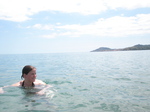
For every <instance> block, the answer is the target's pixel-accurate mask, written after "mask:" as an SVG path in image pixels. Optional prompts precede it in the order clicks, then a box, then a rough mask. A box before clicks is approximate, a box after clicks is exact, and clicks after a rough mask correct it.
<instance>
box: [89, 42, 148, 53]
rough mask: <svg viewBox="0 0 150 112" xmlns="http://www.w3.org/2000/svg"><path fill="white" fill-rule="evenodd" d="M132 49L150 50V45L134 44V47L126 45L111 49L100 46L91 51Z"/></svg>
mask: <svg viewBox="0 0 150 112" xmlns="http://www.w3.org/2000/svg"><path fill="white" fill-rule="evenodd" d="M130 50H150V45H140V44H138V45H134V46H132V47H126V48H123V49H111V48H108V47H100V48H98V49H96V50H93V51H91V52H103V51H130Z"/></svg>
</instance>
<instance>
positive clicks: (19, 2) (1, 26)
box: [0, 0, 150, 54]
mask: <svg viewBox="0 0 150 112" xmlns="http://www.w3.org/2000/svg"><path fill="white" fill-rule="evenodd" d="M136 44H143V45H145V44H150V0H0V54H26V53H64V52H90V51H92V50H95V49H97V48H99V47H109V48H124V47H129V46H133V45H136Z"/></svg>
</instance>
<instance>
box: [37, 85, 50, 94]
mask: <svg viewBox="0 0 150 112" xmlns="http://www.w3.org/2000/svg"><path fill="white" fill-rule="evenodd" d="M50 87H52V86H51V85H46V87H45V88H44V89H42V90H41V91H39V92H37V94H38V95H43V94H44V93H45V91H46V90H47V89H48V88H50Z"/></svg>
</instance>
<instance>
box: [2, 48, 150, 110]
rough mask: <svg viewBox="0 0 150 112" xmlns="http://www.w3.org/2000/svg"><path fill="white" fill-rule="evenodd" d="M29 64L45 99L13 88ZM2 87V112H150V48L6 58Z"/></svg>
mask: <svg viewBox="0 0 150 112" xmlns="http://www.w3.org/2000/svg"><path fill="white" fill-rule="evenodd" d="M25 65H32V66H35V67H36V69H37V79H40V80H42V81H44V82H45V83H46V84H48V85H51V86H52V87H50V88H48V89H46V90H45V92H44V94H43V95H38V94H36V93H35V94H32V93H30V92H29V93H27V92H25V90H24V89H22V88H20V87H12V86H10V85H12V84H14V83H16V82H18V81H20V80H22V79H21V75H22V74H21V72H22V68H23V67H24V66H25ZM6 86H7V87H6ZM0 87H4V88H3V90H4V93H1V94H0V112H150V50H143V51H115V52H83V53H45V54H44V53H43V54H0ZM43 88H44V87H43ZM33 89H34V88H33Z"/></svg>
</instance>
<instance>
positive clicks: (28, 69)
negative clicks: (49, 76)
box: [21, 65, 36, 79]
mask: <svg viewBox="0 0 150 112" xmlns="http://www.w3.org/2000/svg"><path fill="white" fill-rule="evenodd" d="M33 69H36V68H35V67H33V66H31V65H26V66H24V67H23V69H22V76H21V79H23V78H24V77H23V75H24V74H26V75H27V74H28V73H29V72H30V71H32V70H33Z"/></svg>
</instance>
